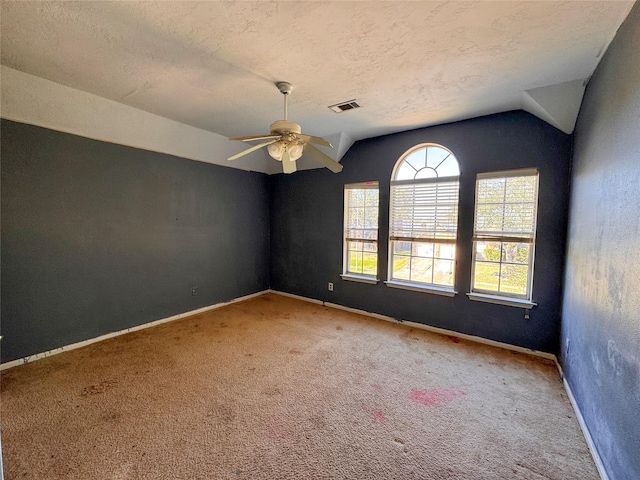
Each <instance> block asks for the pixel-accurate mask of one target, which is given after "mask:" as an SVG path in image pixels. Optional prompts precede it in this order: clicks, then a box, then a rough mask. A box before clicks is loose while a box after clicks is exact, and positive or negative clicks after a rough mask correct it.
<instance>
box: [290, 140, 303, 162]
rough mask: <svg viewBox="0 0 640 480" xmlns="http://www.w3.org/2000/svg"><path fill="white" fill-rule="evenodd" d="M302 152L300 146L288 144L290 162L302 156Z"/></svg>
mask: <svg viewBox="0 0 640 480" xmlns="http://www.w3.org/2000/svg"><path fill="white" fill-rule="evenodd" d="M303 151H304V149H303V147H302V145H301V144H299V143H298V142H295V143H290V144H289V155H291V160H293V161H296V160H298V159H299V158H300V157H301V156H302V152H303Z"/></svg>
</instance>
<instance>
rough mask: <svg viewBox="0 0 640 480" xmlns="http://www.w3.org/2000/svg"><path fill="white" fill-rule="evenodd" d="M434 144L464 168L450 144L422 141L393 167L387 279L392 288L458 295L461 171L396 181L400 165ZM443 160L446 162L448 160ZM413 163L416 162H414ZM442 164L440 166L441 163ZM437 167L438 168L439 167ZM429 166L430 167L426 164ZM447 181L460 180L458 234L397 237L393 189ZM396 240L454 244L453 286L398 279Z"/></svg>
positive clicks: (404, 154)
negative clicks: (456, 173)
mask: <svg viewBox="0 0 640 480" xmlns="http://www.w3.org/2000/svg"><path fill="white" fill-rule="evenodd" d="M430 147H436V148H440V149H442V150H446V151H447V152H449V155H450V156H451V157H453V159H454V160H455V162H456V164H457V166H458V171H460V162H459V161H458V158H457V157H456V156H455V154H454V153H453V152H452V151H451V150H450V149H449V148H447V147H445V146H444V145H440V144H437V143H420V144H418V145H414V146H413V147H411V148H409V149H408V150H406V151H405V152H404V153H403V154H402V155H401V156H400V157H399V158H398V160H397V161H396V163H395V165H394V167H393V171H392V173H391V181H390V186H389V212H388V214H389V232H388V250H387V251H388V258H387V280H386V281H385V282H384V283H385V284H386V285H387V286H388V287H393V288H400V289H405V290H413V291H417V292H425V293H434V294H437V295H445V296H449V297H452V296H454V295H456V294H457V293H458V292H457V291H456V290H455V283H456V269H457V266H458V259H457V254H458V253H457V251H458V249H457V246H458V245H457V244H458V223H459V221H460V174H458V175H448V176H443V177H428V178H413V179H405V180H395V177H396V175H397V174H398V169H399V168H400V166H401V165H402V164H403V162H405V161H406V158H407V157H408V156H409V155H411V154H412V153H413V152H415V151H417V150H420V149H427V150H428V149H429V148H430ZM448 157H449V156H447V157H445V159H444V160H446V158H448ZM444 160H443V162H444ZM425 161H426V157H425ZM411 166H413V165H411ZM438 167H439V165H438ZM438 167H436V168H438ZM425 168H426V167H425ZM416 173H417V172H416ZM446 182H457V184H458V185H457V186H458V198H457V204H456V208H457V211H456V231H455V237H453V238H437V237H436V236H435V235H436V232H434V236H433V237H430V238H422V237H420V238H414V237H412V238H409V237H397V236H395V235H392V231H393V226H392V225H393V224H392V214H393V211H394V209H393V206H394V205H393V203H394V202H393V188H394V187H395V186H402V185H421V184H425V183H446ZM394 241H407V242H411V244H412V245H413V244H414V243H416V242H418V243H419V242H423V243H431V244H434V248H435V244H441V245H446V244H453V245H454V247H456V248H455V251H456V253H455V254H454V258H453V259H451V261H452V262H453V285H442V284H438V283H426V282H418V281H415V280H413V281H411V280H403V279H397V278H394V277H393V275H394V271H393V257H394V256H393V242H394ZM410 257H413V255H411V256H410ZM432 260H433V262H434V264H435V260H436V258H435V257H433V259H432Z"/></svg>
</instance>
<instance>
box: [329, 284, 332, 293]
mask: <svg viewBox="0 0 640 480" xmlns="http://www.w3.org/2000/svg"><path fill="white" fill-rule="evenodd" d="M329 291H330V292H333V283H332V282H329Z"/></svg>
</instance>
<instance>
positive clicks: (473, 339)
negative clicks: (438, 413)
mask: <svg viewBox="0 0 640 480" xmlns="http://www.w3.org/2000/svg"><path fill="white" fill-rule="evenodd" d="M270 292H271V293H275V294H277V295H284V296H285V297H292V298H297V299H298V300H303V301H305V302H311V303H316V304H321V305H325V306H327V307H332V308H337V309H339V310H345V311H347V312H351V313H357V314H359V315H366V316H368V317H373V318H378V319H380V320H385V321H387V322H393V323H398V324H402V325H406V326H408V327H411V328H419V329H422V330H427V331H429V332H433V333H438V334H440V335H447V336H449V337H455V338H460V339H462V340H469V341H471V342H476V343H482V344H484V345H490V346H492V347H498V348H503V349H506V350H511V351H514V352H518V353H526V354H528V355H535V356H536V357H542V358H546V359H547V360H554V361H555V360H556V356H555V355H554V354H553V353H547V352H541V351H539V350H532V349H530V348H524V347H519V346H518V345H511V344H509V343H503V342H497V341H495V340H489V339H487V338H483V337H477V336H475V335H467V334H466V333H460V332H455V331H453V330H446V329H444V328H438V327H432V326H431V325H425V324H424V323H417V322H411V321H405V320H398V319H396V318H393V317H389V316H387V315H381V314H379V313H373V312H367V311H365V310H359V309H357V308H351V307H345V306H344V305H339V304H337V303H330V302H323V301H322V300H316V299H315V298H307V297H302V296H300V295H293V294H291V293H286V292H279V291H277V290H270Z"/></svg>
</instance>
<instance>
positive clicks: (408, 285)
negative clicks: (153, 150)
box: [384, 280, 458, 297]
mask: <svg viewBox="0 0 640 480" xmlns="http://www.w3.org/2000/svg"><path fill="white" fill-rule="evenodd" d="M384 283H385V285H386V286H387V287H393V288H400V289H402V290H412V291H414V292H426V293H435V294H436V295H443V296H445V297H453V296H455V295H457V294H458V292H457V291H455V290H453V289H449V288H444V287H440V286H438V285H436V284H431V283H418V282H403V281H401V280H385V282H384Z"/></svg>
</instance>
